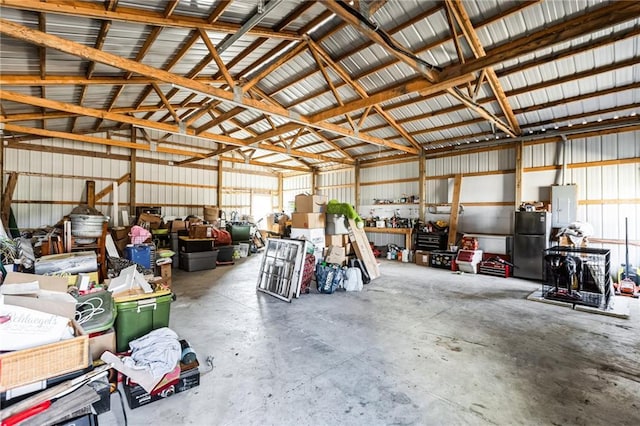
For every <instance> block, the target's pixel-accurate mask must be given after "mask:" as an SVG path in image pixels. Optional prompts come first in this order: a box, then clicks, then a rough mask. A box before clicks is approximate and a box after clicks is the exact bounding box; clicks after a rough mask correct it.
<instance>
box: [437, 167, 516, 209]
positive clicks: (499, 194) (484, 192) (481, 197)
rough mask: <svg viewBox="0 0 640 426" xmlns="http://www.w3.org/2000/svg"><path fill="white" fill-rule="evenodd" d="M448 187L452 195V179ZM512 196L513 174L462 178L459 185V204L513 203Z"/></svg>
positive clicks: (513, 188) (513, 189) (513, 193)
mask: <svg viewBox="0 0 640 426" xmlns="http://www.w3.org/2000/svg"><path fill="white" fill-rule="evenodd" d="M449 186H450V188H451V192H452V193H453V179H451V181H450V185H449ZM514 195H515V182H514V177H513V173H509V174H503V175H486V176H469V177H463V178H462V183H461V185H460V202H461V203H465V202H467V203H471V202H501V201H514ZM451 197H452V195H450V198H451Z"/></svg>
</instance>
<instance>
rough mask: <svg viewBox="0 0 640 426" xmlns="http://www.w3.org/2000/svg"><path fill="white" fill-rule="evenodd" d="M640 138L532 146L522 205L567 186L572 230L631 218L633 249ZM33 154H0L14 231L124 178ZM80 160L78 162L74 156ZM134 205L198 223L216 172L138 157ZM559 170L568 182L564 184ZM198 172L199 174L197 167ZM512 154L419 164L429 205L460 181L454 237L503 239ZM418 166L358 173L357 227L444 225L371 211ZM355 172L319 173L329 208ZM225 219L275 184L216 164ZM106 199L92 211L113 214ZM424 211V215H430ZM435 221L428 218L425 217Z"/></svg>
mask: <svg viewBox="0 0 640 426" xmlns="http://www.w3.org/2000/svg"><path fill="white" fill-rule="evenodd" d="M638 139H640V132H625V133H619V134H614V135H604V136H594V137H589V138H583V139H574V140H569V141H568V142H567V144H566V146H567V150H566V156H565V155H563V145H564V144H562V143H560V144H556V143H548V144H530V145H526V146H525V147H524V149H523V165H524V168H525V173H524V177H523V188H522V192H523V200H526V201H538V200H539V201H549V199H550V186H551V185H554V184H561V183H563V182H566V183H573V184H576V185H577V186H578V190H579V207H578V220H581V221H585V222H588V223H590V224H591V225H592V226H593V228H594V231H595V235H594V236H595V237H597V238H604V239H614V240H624V219H625V218H629V238H630V239H631V240H636V241H637V240H640V227H639V226H638V217H640V203H639V200H640V160H639V159H640V143H638V142H637V141H638ZM30 145H38V146H40V147H41V148H38V149H36V150H34V149H20V150H19V149H15V148H13V147H5V156H4V168H5V176H3V178H4V180H5V182H6V179H7V173H9V172H12V171H16V172H18V173H19V174H20V175H19V178H18V184H17V187H16V191H15V193H14V197H13V198H14V200H15V202H14V203H13V210H14V214H15V216H16V219H17V222H18V225H19V227H21V228H33V227H40V226H45V225H53V224H55V223H56V222H57V221H59V220H60V219H61V218H62V217H63V216H64V215H65V214H68V213H69V212H70V210H71V209H72V208H73V207H74V206H75V205H77V204H78V203H80V202H81V201H83V200H84V199H85V196H86V194H85V183H86V180H94V181H95V182H96V192H99V191H101V190H103V189H105V188H107V187H109V185H112V183H113V182H114V181H116V180H117V179H119V178H120V177H122V176H123V175H125V174H126V173H128V172H129V157H128V155H129V153H128V150H127V149H124V148H117V147H105V146H88V145H87V144H82V143H78V142H72V141H64V140H59V139H49V140H45V141H37V142H30ZM79 154H82V155H79ZM137 156H138V159H137V181H138V186H137V188H136V193H137V205H154V206H155V205H159V206H163V208H164V210H163V212H164V214H165V215H167V216H186V215H188V214H198V215H200V214H202V209H201V207H200V206H202V205H205V204H212V205H213V204H216V199H217V187H218V182H217V171H216V166H217V162H216V161H215V160H213V159H210V160H205V161H202V162H198V163H197V164H198V165H197V166H196V165H185V167H176V166H169V165H167V162H166V161H167V160H168V159H169V158H168V157H167V156H165V155H164V154H161V153H157V152H138V154H137ZM563 162H566V172H565V173H564V175H563V172H562V171H563V168H562V167H561V166H562V164H563ZM201 163H202V164H201ZM514 168H515V151H514V149H512V148H511V149H503V150H489V151H484V152H478V153H470V154H462V155H458V156H446V157H441V158H433V159H427V160H426V162H425V170H426V181H425V191H426V192H425V195H426V199H425V202H426V203H427V204H428V205H438V204H445V203H449V202H450V201H451V196H452V187H453V184H452V182H453V176H454V175H455V174H457V173H461V174H463V176H464V177H463V180H462V187H461V197H460V198H461V200H460V201H461V203H462V205H463V206H464V212H463V214H462V215H461V217H460V225H459V229H460V231H461V232H473V233H494V234H510V233H512V231H513V211H514V207H515V206H514V200H515V197H514V191H515V188H514ZM418 170H419V167H418V162H417V161H415V162H406V163H399V164H392V165H382V166H376V167H363V168H362V169H361V176H360V181H361V192H360V194H361V200H360V205H358V206H357V208H358V211H359V213H360V214H361V215H362V216H363V217H367V216H369V215H375V216H380V217H388V216H391V215H393V213H394V211H398V213H399V214H400V215H401V216H403V217H407V216H408V217H411V216H414V215H415V217H418V216H423V218H424V219H426V220H437V219H443V220H448V217H449V215H448V212H447V211H445V210H442V211H443V213H437V212H438V210H437V209H435V210H434V208H432V209H427V211H426V212H424V213H423V214H421V213H420V212H419V211H418V210H417V207H414V206H407V205H402V204H397V205H379V204H375V201H374V200H376V199H385V200H390V201H398V200H400V199H401V198H404V197H408V196H411V195H418V194H419V183H418ZM354 182H355V176H354V171H353V169H340V170H335V171H328V172H321V173H319V174H318V175H317V181H316V186H317V187H318V188H319V192H320V193H322V194H325V195H327V196H328V197H329V198H330V199H338V200H340V201H343V202H349V203H352V204H355V189H354V187H353V184H354ZM222 185H223V187H224V191H223V194H222V199H223V205H222V209H223V210H225V211H226V210H229V213H230V212H231V211H237V212H238V213H239V214H250V213H251V210H250V209H251V204H252V199H251V198H252V197H251V196H252V194H267V195H271V197H272V205H273V207H274V208H275V206H277V190H278V176H277V175H275V174H271V173H269V172H265V171H264V170H263V169H260V168H257V167H255V166H251V165H246V164H235V163H224V172H223V182H222ZM311 185H312V176H311V174H303V175H297V176H292V177H288V178H285V179H283V205H284V209H285V211H288V212H291V211H292V209H293V200H294V197H295V195H296V194H299V193H302V192H312V188H311ZM111 197H112V196H111V195H107V196H106V197H105V198H104V199H102V200H100V201H99V203H98V208H100V209H101V210H103V212H105V213H106V214H111V211H110V203H111V200H112V198H111ZM128 197H129V187H128V184H127V183H124V184H122V185H120V186H119V187H118V200H119V203H120V206H121V210H122V209H126V208H127V207H126V206H127V205H128ZM430 211H431V212H430ZM433 211H435V212H436V213H433ZM370 238H371V239H372V240H373V241H375V242H376V244H386V243H389V242H393V243H395V244H398V245H402V244H403V240H402V237H391V236H385V235H381V234H376V235H373V234H371V235H370ZM592 246H595V247H600V246H602V247H605V248H609V249H611V251H612V258H613V261H614V262H615V263H620V262H621V261H623V258H624V246H623V245H621V244H605V245H598V244H592ZM630 253H631V258H632V260H633V262H634V264H637V263H639V261H640V253H639V250H638V248H637V247H635V246H632V247H631V248H630Z"/></svg>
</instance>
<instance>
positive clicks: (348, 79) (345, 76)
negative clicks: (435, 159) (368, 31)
mask: <svg viewBox="0 0 640 426" xmlns="http://www.w3.org/2000/svg"><path fill="white" fill-rule="evenodd" d="M307 42H308V43H309V46H310V50H311V51H312V52H315V53H314V55H315V56H317V57H322V59H323V60H324V61H325V62H326V63H327V64H328V65H329V66H331V68H332V69H333V70H334V71H335V72H336V73H337V74H338V76H340V78H341V79H342V80H343V81H344V82H345V83H347V84H348V85H349V86H350V87H351V88H352V89H353V90H354V91H355V92H356V93H357V94H358V95H360V97H361V98H363V99H368V98H369V94H368V93H367V91H366V90H365V89H364V88H363V87H362V86H361V85H360V84H359V83H358V82H357V81H355V80H354V79H353V78H352V77H351V75H349V73H348V72H347V70H345V69H344V68H343V67H342V66H340V65H339V64H338V63H336V62H334V61H333V59H332V58H331V56H329V54H328V53H327V52H326V51H325V50H324V49H322V48H321V47H320V46H319V45H318V44H317V43H315V42H314V41H313V40H311V39H308V40H307ZM316 62H318V59H316ZM320 62H322V61H320ZM324 74H326V71H325V72H324ZM325 78H328V77H327V76H325ZM332 87H333V91H334V93H337V90H336V89H335V87H334V86H333V85H332ZM340 106H344V104H342V102H340ZM373 108H374V109H375V110H376V112H377V113H378V114H379V115H380V116H381V117H382V118H384V119H385V120H386V122H387V123H389V125H390V126H391V127H393V128H394V129H395V131H396V132H398V134H400V136H402V137H403V138H405V139H406V140H407V141H408V142H409V143H410V144H411V145H412V146H414V147H415V148H416V149H420V144H419V143H418V142H417V141H416V140H415V139H414V138H413V136H411V135H410V134H409V133H408V132H407V131H406V130H405V129H404V128H402V126H400V125H399V124H398V123H397V122H396V120H395V119H394V118H393V117H392V116H391V115H390V114H388V113H387V112H386V111H384V110H383V109H382V107H381V106H380V105H379V104H376V105H373ZM347 117H349V116H348V115H347ZM349 123H350V124H351V126H352V127H354V130H355V129H356V128H357V127H356V126H355V125H354V124H353V122H352V121H351V120H350V119H349Z"/></svg>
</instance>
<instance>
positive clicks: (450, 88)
mask: <svg viewBox="0 0 640 426" xmlns="http://www.w3.org/2000/svg"><path fill="white" fill-rule="evenodd" d="M323 5H324V6H325V7H327V8H328V9H329V10H331V11H332V12H334V13H335V14H336V15H338V16H340V18H342V19H343V20H345V21H346V22H348V23H349V24H351V25H352V26H353V27H354V28H355V29H357V30H358V31H359V32H360V33H361V34H363V35H365V36H366V37H368V38H369V39H370V40H372V41H375V42H376V43H377V44H378V45H380V46H381V47H382V48H383V49H385V50H386V51H387V52H388V53H390V54H391V55H393V56H395V57H396V58H398V59H399V60H400V61H402V62H403V63H405V64H407V65H409V66H410V67H411V68H413V69H414V71H416V72H417V73H418V74H419V75H421V76H423V77H424V78H425V79H426V80H427V81H428V82H431V83H435V84H433V86H434V87H436V86H438V87H439V88H440V89H442V88H444V90H446V92H447V93H449V94H450V95H451V96H453V97H454V98H456V99H457V100H458V101H460V102H462V103H463V104H464V105H465V106H467V107H468V108H469V109H471V110H473V111H475V112H476V113H478V114H479V115H480V116H482V117H484V118H485V119H487V120H489V121H491V122H492V123H494V124H495V125H496V126H497V127H498V128H500V129H501V130H502V131H504V132H505V133H507V134H510V135H511V136H515V132H514V130H513V129H512V128H511V127H510V126H509V125H508V124H507V123H505V122H503V121H502V120H501V119H500V118H498V117H496V116H495V115H494V114H493V113H491V112H490V111H487V110H485V109H484V108H482V107H481V106H479V105H477V104H476V103H475V102H473V101H472V100H471V99H470V98H469V97H468V96H466V95H464V93H463V92H462V91H460V90H459V89H457V87H455V86H457V85H456V84H454V82H453V81H452V80H448V81H445V82H443V81H441V80H442V79H441V78H440V75H439V72H437V71H436V70H435V69H434V68H433V67H431V68H430V67H429V66H427V65H425V63H424V62H422V61H418V60H417V59H416V55H414V54H412V53H411V52H408V51H407V50H406V49H404V48H403V47H401V46H400V45H399V44H398V43H396V42H395V41H393V40H391V41H390V42H387V40H389V39H390V37H389V36H387V37H386V40H385V38H382V36H381V35H380V34H379V32H380V31H381V30H379V29H375V30H374V29H372V28H370V27H369V26H366V25H363V24H362V22H361V21H360V20H359V19H358V18H357V17H356V16H354V15H353V14H351V13H350V12H349V11H350V10H352V8H351V7H350V6H349V5H348V4H346V3H345V2H343V1H339V0H338V1H336V0H326V1H325V2H323ZM389 43H392V44H393V46H390V45H389ZM402 52H405V53H402ZM431 90H433V88H430V91H431ZM424 93H425V92H424V91H423V92H420V94H422V95H423V96H425V94H424Z"/></svg>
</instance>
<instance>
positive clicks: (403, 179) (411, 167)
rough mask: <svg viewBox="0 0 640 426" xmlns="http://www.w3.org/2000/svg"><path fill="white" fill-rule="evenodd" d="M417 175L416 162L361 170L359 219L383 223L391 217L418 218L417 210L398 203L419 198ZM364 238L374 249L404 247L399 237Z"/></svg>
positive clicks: (389, 235)
mask: <svg viewBox="0 0 640 426" xmlns="http://www.w3.org/2000/svg"><path fill="white" fill-rule="evenodd" d="M419 175H420V174H419V163H418V161H411V162H403V163H398V164H390V165H381V166H377V167H363V168H361V169H360V183H361V189H360V205H359V206H358V213H359V214H360V216H362V217H363V218H368V217H374V218H380V219H384V218H390V217H393V215H394V214H396V215H397V216H400V217H410V218H418V217H419V216H420V212H419V206H418V205H417V204H407V203H406V202H402V199H403V198H404V199H407V198H409V197H411V196H415V197H418V196H419V194H420V184H419ZM376 200H385V201H387V202H389V204H379V203H378V202H377V201H376ZM367 236H368V237H369V240H370V241H373V242H374V244H375V245H378V246H380V245H387V244H396V245H398V246H400V247H404V246H405V240H404V236H402V235H392V234H378V233H375V234H374V233H367Z"/></svg>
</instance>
